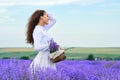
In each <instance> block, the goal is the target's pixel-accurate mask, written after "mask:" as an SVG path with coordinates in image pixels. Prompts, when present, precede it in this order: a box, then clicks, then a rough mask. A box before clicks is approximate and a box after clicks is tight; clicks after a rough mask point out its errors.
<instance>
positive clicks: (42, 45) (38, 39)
mask: <svg viewBox="0 0 120 80" xmlns="http://www.w3.org/2000/svg"><path fill="white" fill-rule="evenodd" d="M33 39H34V49H35V50H36V51H38V52H39V51H46V50H49V43H48V42H44V41H43V40H44V39H43V33H42V31H40V30H35V31H34V32H33Z"/></svg>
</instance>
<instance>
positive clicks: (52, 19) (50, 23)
mask: <svg viewBox="0 0 120 80" xmlns="http://www.w3.org/2000/svg"><path fill="white" fill-rule="evenodd" d="M48 16H49V20H50V22H49V23H48V25H45V26H44V28H45V29H46V30H47V31H48V30H49V29H50V28H51V27H52V26H53V25H54V24H55V23H56V20H55V19H54V18H53V17H52V16H51V15H50V14H49V15H48Z"/></svg>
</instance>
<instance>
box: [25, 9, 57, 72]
mask: <svg viewBox="0 0 120 80" xmlns="http://www.w3.org/2000/svg"><path fill="white" fill-rule="evenodd" d="M55 22H56V21H55V19H54V18H53V17H52V16H50V15H49V14H48V13H47V12H46V11H44V10H36V11H35V12H34V13H33V14H32V16H31V17H30V19H29V22H28V24H27V39H26V40H27V43H30V44H32V45H33V47H34V49H35V51H37V52H38V54H37V55H36V57H35V58H34V59H33V61H32V63H31V64H30V68H31V69H34V70H38V69H44V70H45V69H46V68H52V69H56V64H55V63H53V62H52V61H51V60H50V58H49V54H50V48H49V46H50V42H51V40H52V39H53V38H52V37H51V36H50V35H49V34H48V33H47V31H48V30H49V29H50V28H51V27H52V26H53V25H54V24H55Z"/></svg>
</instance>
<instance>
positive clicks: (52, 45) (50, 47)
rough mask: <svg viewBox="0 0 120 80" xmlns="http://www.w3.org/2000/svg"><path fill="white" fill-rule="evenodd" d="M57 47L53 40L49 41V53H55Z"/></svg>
mask: <svg viewBox="0 0 120 80" xmlns="http://www.w3.org/2000/svg"><path fill="white" fill-rule="evenodd" d="M58 47H59V45H58V44H57V43H56V42H55V41H54V40H51V41H50V45H49V49H50V53H52V52H55V51H57V50H58Z"/></svg>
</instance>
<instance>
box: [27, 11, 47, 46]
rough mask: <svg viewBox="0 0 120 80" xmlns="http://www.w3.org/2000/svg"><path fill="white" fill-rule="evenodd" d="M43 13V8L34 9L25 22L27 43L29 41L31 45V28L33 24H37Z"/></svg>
mask: <svg viewBox="0 0 120 80" xmlns="http://www.w3.org/2000/svg"><path fill="white" fill-rule="evenodd" d="M44 14H45V11H44V10H36V11H35V12H34V13H33V14H32V15H31V17H30V18H29V21H28V23H27V32H26V35H27V37H26V41H27V43H30V44H32V45H33V43H34V40H33V36H32V34H33V30H34V28H35V26H36V25H37V24H38V22H39V19H40V16H43V15H44Z"/></svg>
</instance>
